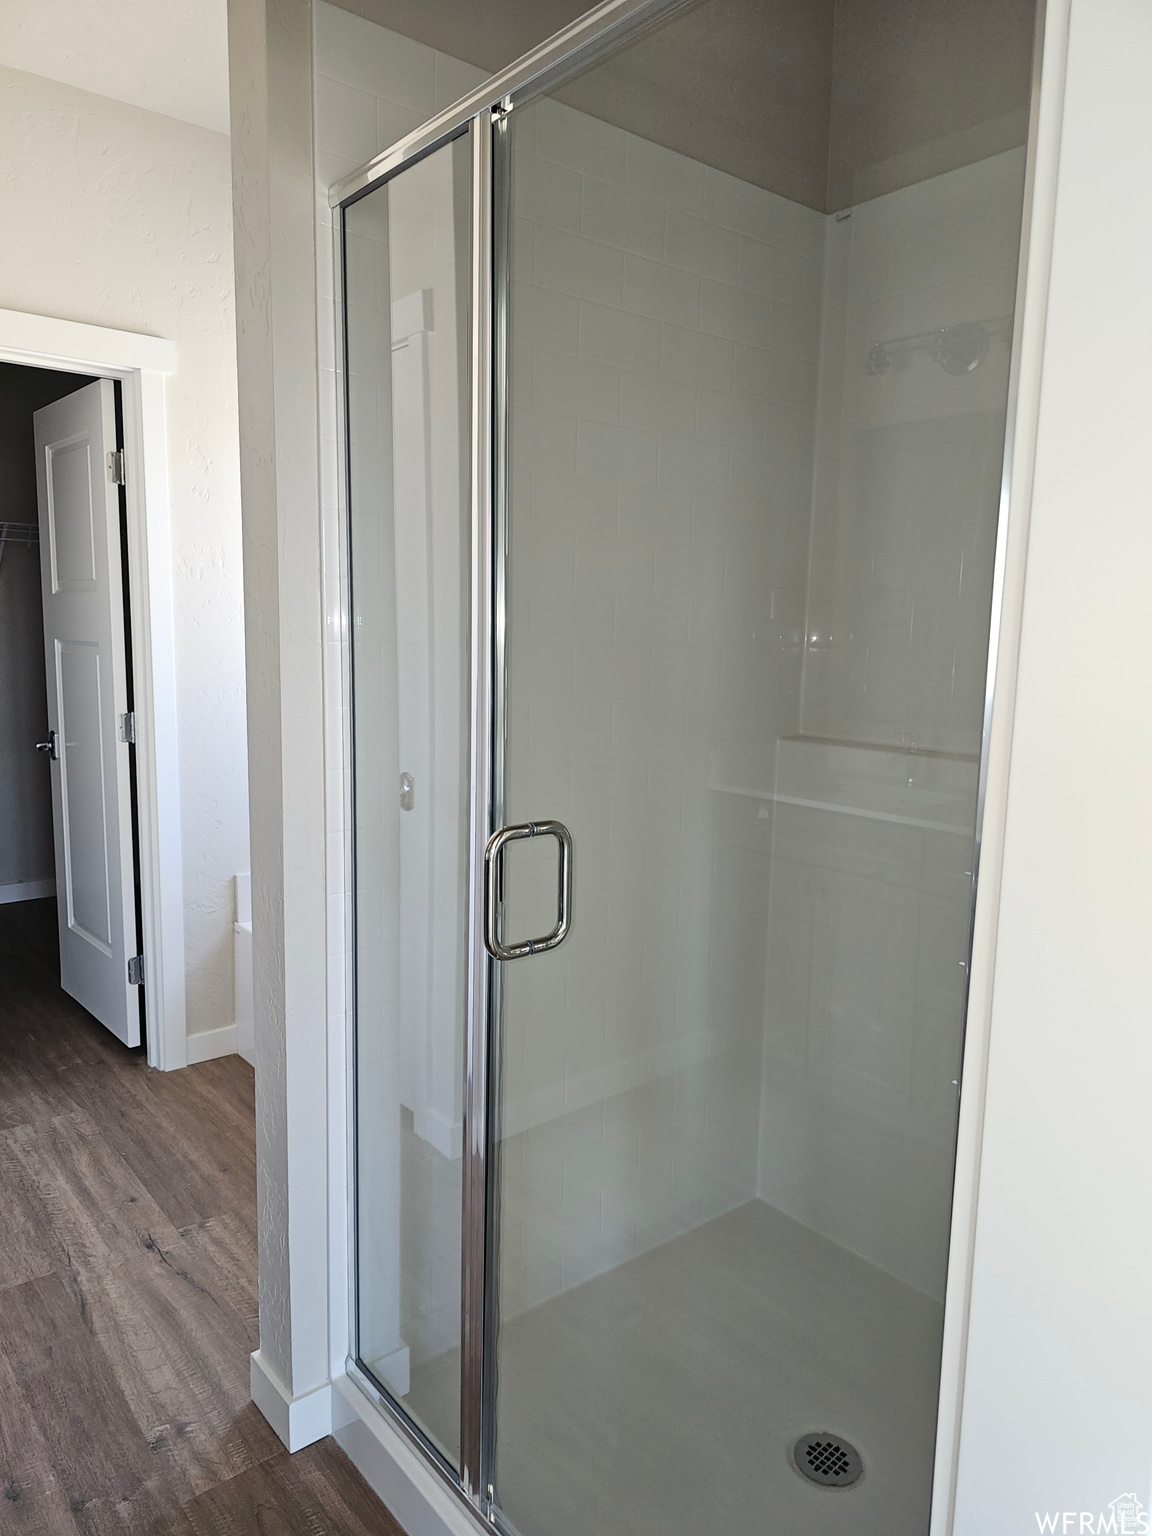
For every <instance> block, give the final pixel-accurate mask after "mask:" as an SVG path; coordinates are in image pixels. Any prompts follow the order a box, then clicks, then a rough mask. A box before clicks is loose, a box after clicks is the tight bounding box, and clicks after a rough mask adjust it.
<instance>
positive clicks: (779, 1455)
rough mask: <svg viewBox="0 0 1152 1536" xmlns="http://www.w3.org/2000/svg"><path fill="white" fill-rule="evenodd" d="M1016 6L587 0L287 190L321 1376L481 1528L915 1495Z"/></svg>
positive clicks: (1010, 204)
mask: <svg viewBox="0 0 1152 1536" xmlns="http://www.w3.org/2000/svg"><path fill="white" fill-rule="evenodd" d="M1032 38H1033V14H1032V6H1031V3H1030V0H1007V3H1006V0H963V3H962V4H952V3H948V4H946V3H944V0H932V3H926V4H925V5H922V6H916V7H902V6H893V5H891V4H889V3H887V0H819V3H815V4H813V3H810V0H771V3H768V4H764V3H760V0H755V3H754V0H705V3H703V4H694V5H693V4H689V5H669V4H666V3H661V0H639V3H638V0H612V3H609V4H607V5H605V6H602V7H601V8H600V9H599V10H598V11H595V12H590V13H589V15H588V16H587V17H585V18H583V19H582V20H581V21H579V22H577V23H576V24H575V25H574V26H573V27H571V28H570V29H569V30H568V32H567V33H564V34H561V35H560V37H559V38H557V39H554V40H553V41H552V42H551V43H549V44H546V45H545V46H544V47H543V48H542V49H540V50H538V52H537V53H536V54H534V55H533V56H531V58H529V59H528V60H526V61H521V63H519V64H518V65H515V66H513V67H512V68H511V69H510V70H509V71H507V72H506V73H505V74H504V75H503V76H497V77H494V79H493V80H492V81H490V82H488V83H487V84H485V85H481V86H480V87H478V88H477V90H476V91H475V92H474V94H473V95H472V96H471V97H469V98H466V99H465V100H464V102H462V103H461V104H459V105H458V106H457V107H455V108H450V109H447V110H446V111H445V112H443V113H442V114H441V115H440V117H438V118H436V119H434V120H433V121H432V122H431V123H430V124H428V125H426V126H425V127H424V128H422V129H419V130H417V131H416V132H414V133H412V134H410V135H409V136H408V137H407V138H406V139H404V140H401V142H400V143H399V144H398V145H397V146H396V147H395V148H394V149H393V150H391V151H388V152H386V153H385V154H384V155H382V156H380V157H379V158H378V159H377V160H376V161H374V162H373V163H372V164H370V165H369V166H367V167H365V168H364V170H362V171H361V172H358V173H357V174H356V175H355V176H353V177H351V178H349V179H348V180H347V181H346V182H344V183H342V184H341V185H340V186H339V187H338V188H336V190H335V192H334V194H333V203H334V205H335V206H337V207H338V209H339V214H338V217H337V219H336V224H337V253H338V272H339V282H338V284H337V288H338V300H337V302H338V305H339V312H340V324H341V335H342V338H343V356H342V359H341V382H342V418H343V419H342V427H343V433H344V464H345V475H344V481H345V494H346V511H347V517H346V520H345V529H346V535H347V543H346V548H345V558H346V572H347V577H348V594H349V596H348V628H347V633H348V636H349V639H348V661H349V669H348V671H349V677H350V700H349V702H350V721H351V728H350V733H349V744H350V755H351V761H350V768H351V773H350V783H351V788H350V792H349V793H350V798H349V813H350V814H349V827H350V852H351V856H352V868H353V877H352V881H351V889H352V896H351V918H352V932H353V935H354V937H353V943H352V952H351V976H350V980H351V984H352V991H353V999H354V1008H353V1016H354V1026H353V1051H352V1058H353V1061H354V1084H353V1102H354V1105H355V1138H354V1147H353V1149H352V1166H353V1187H354V1225H355V1234H356V1241H355V1265H354V1269H355V1296H354V1298H353V1313H354V1317H355V1330H356V1332H355V1343H354V1347H353V1361H352V1367H351V1368H352V1369H353V1371H354V1372H355V1373H356V1375H357V1377H358V1379H359V1380H361V1381H362V1382H363V1383H364V1384H365V1385H366V1386H367V1387H368V1388H369V1389H370V1390H372V1391H373V1392H375V1393H376V1394H377V1396H378V1399H379V1402H380V1404H381V1410H382V1412H385V1413H386V1414H388V1415H389V1416H390V1417H391V1418H392V1419H393V1420H394V1422H395V1423H396V1424H397V1425H398V1426H399V1427H400V1428H401V1429H402V1431H403V1432H404V1433H405V1434H407V1435H408V1436H409V1437H410V1438H411V1440H412V1442H413V1443H414V1444H415V1445H417V1446H418V1447H419V1448H420V1449H421V1451H422V1452H423V1454H424V1455H425V1456H427V1457H428V1458H429V1460H430V1461H431V1462H432V1463H433V1464H434V1465H435V1466H436V1467H437V1468H438V1469H439V1471H440V1472H441V1473H442V1474H443V1476H444V1477H445V1478H446V1479H447V1480H448V1481H449V1482H451V1483H452V1484H454V1485H456V1486H458V1487H459V1489H460V1490H461V1494H462V1496H463V1497H465V1498H467V1499H469V1500H470V1501H471V1502H472V1504H473V1506H474V1507H475V1508H476V1509H477V1510H478V1511H479V1513H480V1514H481V1515H482V1517H484V1518H486V1519H487V1520H488V1521H489V1522H490V1523H491V1524H492V1525H493V1526H494V1527H495V1528H496V1529H498V1530H502V1531H518V1532H520V1533H521V1536H576V1533H577V1532H580V1533H584V1532H588V1531H595V1532H597V1533H602V1536H646V1533H651V1536H656V1533H660V1536H699V1533H700V1532H721V1531H723V1532H732V1533H752V1532H765V1533H769V1532H773V1533H775V1532H788V1533H792V1532H796V1533H799V1532H803V1533H805V1536H819V1533H830V1536H831V1533H837V1536H838V1533H844V1536H848V1533H852V1536H858V1533H876V1536H925V1533H926V1532H927V1531H928V1529H929V1522H930V1519H931V1520H932V1521H933V1529H934V1530H935V1529H940V1530H942V1529H943V1526H942V1525H941V1524H940V1521H941V1519H942V1518H943V1517H942V1516H941V1514H940V1511H939V1507H937V1509H936V1510H935V1511H933V1510H932V1508H931V1506H932V1490H933V1468H934V1457H935V1445H936V1427H937V1412H938V1403H939V1399H940V1384H941V1338H942V1327H943V1304H944V1296H945V1287H946V1282H947V1280H948V1275H947V1262H948V1244H949V1221H950V1212H951V1202H952V1186H953V1176H954V1163H955V1137H956V1124H957V1106H958V1100H959V1094H960V1083H961V1076H962V1060H963V1052H962V1043H963V1034H964V1012H965V993H966V975H967V959H968V947H969V931H970V918H971V911H972V899H973V888H974V881H975V871H976V857H977V850H978V844H979V839H978V828H979V803H980V782H981V763H982V751H983V740H984V731H985V724H986V710H987V702H988V701H987V687H986V676H987V672H988V666H987V662H988V651H989V641H990V635H991V633H992V632H993V630H994V626H995V588H996V569H997V551H998V548H999V547H1000V545H1001V543H1002V539H1003V533H1004V527H1005V518H1006V515H1007V506H1006V501H1005V497H1004V495H1003V493H1002V487H1003V485H1004V484H1005V483H1006V480H1005V474H1004V463H1005V439H1006V426H1007V425H1008V424H1009V403H1010V397H1011V393H1012V385H1011V381H1012V367H1013V363H1012V359H1013V315H1014V313H1015V310H1016V303H1017V286H1018V270H1019V256H1020V243H1021V228H1022V217H1021V215H1022V208H1023V205H1024V199H1025V184H1026V148H1027V142H1026V141H1027V130H1028V111H1029V99H1030V90H1031V84H1032V64H1031V60H1032Z"/></svg>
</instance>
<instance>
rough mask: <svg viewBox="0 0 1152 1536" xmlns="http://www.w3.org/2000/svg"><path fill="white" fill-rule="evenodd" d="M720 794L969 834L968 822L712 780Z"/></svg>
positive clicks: (965, 835) (900, 824) (922, 829)
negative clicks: (746, 787)
mask: <svg viewBox="0 0 1152 1536" xmlns="http://www.w3.org/2000/svg"><path fill="white" fill-rule="evenodd" d="M712 788H713V789H714V790H715V791H716V792H717V794H721V795H742V796H744V797H745V798H746V799H749V800H768V801H772V802H774V803H775V804H777V805H795V806H799V807H801V808H802V809H803V810H807V811H832V812H833V813H834V814H835V815H837V816H858V817H861V818H862V819H863V820H865V821H887V822H891V823H893V824H894V825H896V826H900V827H916V828H918V829H919V830H920V831H921V832H950V833H953V834H954V835H956V836H960V837H971V836H972V835H973V829H972V827H971V825H965V824H963V823H961V824H959V825H958V824H957V823H956V822H954V821H929V820H928V819H926V818H925V817H922V816H902V815H900V814H899V813H898V812H896V811H879V810H875V809H873V808H871V807H865V806H861V805H843V804H841V803H840V802H838V801H835V800H809V799H807V798H806V797H805V796H802V795H785V794H780V793H779V792H778V791H776V790H773V789H745V788H742V787H741V786H740V785H738V784H713V785H712Z"/></svg>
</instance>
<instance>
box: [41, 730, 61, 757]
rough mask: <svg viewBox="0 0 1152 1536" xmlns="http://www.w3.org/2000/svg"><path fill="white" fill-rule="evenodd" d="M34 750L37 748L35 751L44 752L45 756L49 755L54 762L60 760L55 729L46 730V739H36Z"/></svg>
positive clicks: (58, 743) (58, 740)
mask: <svg viewBox="0 0 1152 1536" xmlns="http://www.w3.org/2000/svg"><path fill="white" fill-rule="evenodd" d="M36 750H37V752H44V753H46V754H47V756H48V757H50V758H51V759H52V761H53V762H54V763H58V762H59V761H60V738H59V736H57V734H56V732H55V731H49V732H48V740H47V741H38V742H37V743H36Z"/></svg>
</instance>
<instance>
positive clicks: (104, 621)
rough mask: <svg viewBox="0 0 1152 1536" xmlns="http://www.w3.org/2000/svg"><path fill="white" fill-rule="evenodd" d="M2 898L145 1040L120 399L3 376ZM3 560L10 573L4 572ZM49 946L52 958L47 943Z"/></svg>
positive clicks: (98, 382) (109, 1023)
mask: <svg viewBox="0 0 1152 1536" xmlns="http://www.w3.org/2000/svg"><path fill="white" fill-rule="evenodd" d="M0 402H2V404H0V466H2V469H3V476H4V487H5V494H4V521H3V524H2V527H0V541H2V542H0V652H2V654H3V655H4V656H5V660H6V665H5V668H4V673H5V678H4V693H3V703H2V705H0V709H2V711H3V715H4V722H5V723H4V730H3V733H2V734H3V738H4V749H3V750H4V754H5V757H6V759H7V761H6V763H5V773H4V784H5V786H6V792H7V798H8V801H9V806H10V811H11V813H12V814H10V816H9V817H8V818H6V823H7V825H6V829H5V832H4V833H3V834H2V836H0V894H2V895H3V896H4V899H5V901H6V903H12V902H19V901H22V900H25V901H30V902H35V903H37V905H36V907H35V908H33V909H32V910H30V911H29V913H28V914H27V916H26V918H25V920H24V921H22V922H20V924H19V926H20V927H21V928H27V929H28V930H29V931H33V932H34V931H37V930H39V932H40V949H41V958H42V959H47V958H48V956H49V952H50V953H51V955H52V957H53V959H52V964H53V968H54V969H55V971H56V973H57V975H58V977H59V980H60V984H61V986H62V987H63V989H64V990H65V991H66V992H67V993H68V994H69V995H70V996H71V997H73V998H74V999H75V1000H76V1001H77V1002H79V1003H80V1004H81V1005H82V1006H83V1007H84V1008H85V1009H86V1010H87V1011H88V1013H90V1014H91V1015H92V1016H93V1017H94V1018H95V1019H96V1020H97V1021H98V1022H99V1023H101V1024H102V1025H104V1027H105V1028H107V1029H109V1030H110V1031H111V1032H112V1033H113V1034H114V1035H115V1036H116V1037H117V1038H118V1039H119V1040H120V1041H121V1042H122V1043H123V1044H124V1045H126V1046H128V1047H130V1048H136V1047H139V1046H140V1044H141V1042H142V1041H143V1040H144V1038H145V1036H146V1006H147V1005H146V1001H145V993H144V985H143V982H144V974H143V972H144V966H143V945H142V906H141V897H140V861H139V848H140V836H139V818H138V811H139V806H138V791H137V773H136V748H135V712H134V702H135V701H134V689H133V666H132V629H131V604H130V601H129V559H128V518H127V505H126V501H125V497H124V468H123V466H124V411H123V401H122V397H121V388H120V385H119V383H117V382H116V381H114V380H111V379H99V378H92V377H90V376H87V375H83V374H78V373H70V372H65V371H63V370H55V369H40V368H28V367H21V366H20V365H18V364H12V363H0ZM5 556H7V558H6V559H5ZM53 929H54V931H55V944H54V945H53V944H52V942H51V934H52V932H53Z"/></svg>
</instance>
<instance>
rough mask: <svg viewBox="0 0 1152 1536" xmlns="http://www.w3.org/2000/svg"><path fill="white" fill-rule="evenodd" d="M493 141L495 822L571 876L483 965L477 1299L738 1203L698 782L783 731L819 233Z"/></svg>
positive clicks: (749, 994)
mask: <svg viewBox="0 0 1152 1536" xmlns="http://www.w3.org/2000/svg"><path fill="white" fill-rule="evenodd" d="M509 132H510V135H511V142H512V167H513V197H512V215H513V237H512V257H511V276H512V297H511V304H510V314H511V324H510V337H509V346H510V353H511V385H510V388H511V402H512V423H511V425H512V430H511V452H512V471H511V489H510V511H509V519H510V548H511V558H510V579H509V615H508V635H509V662H508V676H509V719H508V806H507V815H508V818H509V819H510V820H512V821H529V820H538V819H544V818H547V817H555V818H557V819H559V820H561V821H564V822H565V823H567V825H568V826H569V827H570V828H571V830H572V833H573V837H574V839H575V844H576V869H577V879H576V889H577V895H576V915H575V920H574V923H573V929H572V933H571V935H570V937H569V938H568V940H567V941H566V942H565V944H564V947H563V948H562V949H560V950H557V951H556V952H555V953H554V954H547V955H543V956H540V957H534V958H533V960H532V961H531V963H530V964H526V965H522V966H516V965H513V966H510V967H508V968H507V977H506V983H505V1008H504V1017H505V1030H504V1048H503V1070H504V1102H503V1114H504V1126H503V1128H504V1140H503V1146H502V1156H503V1167H502V1187H503V1194H504V1206H503V1211H502V1219H501V1231H500V1242H501V1263H502V1268H501V1284H502V1306H503V1309H504V1311H505V1314H506V1315H507V1314H508V1313H510V1312H515V1311H517V1310H520V1309H522V1308H525V1307H529V1306H532V1305H535V1304H537V1303H539V1302H540V1301H543V1300H545V1299H546V1298H547V1297H548V1296H550V1295H554V1294H556V1293H558V1292H560V1291H562V1290H567V1289H569V1288H570V1287H571V1286H573V1285H575V1284H578V1283H580V1281H582V1280H585V1279H588V1278H591V1277H592V1276H593V1275H595V1274H597V1273H599V1272H601V1271H602V1270H605V1269H608V1268H610V1267H612V1266H613V1265H615V1264H619V1263H621V1262H623V1261H625V1260H626V1259H628V1258H630V1257H632V1256H634V1255H635V1254H637V1253H640V1252H642V1251H644V1250H645V1249H646V1248H648V1247H651V1246H653V1245H654V1244H656V1243H658V1242H661V1241H664V1240H666V1239H667V1238H669V1237H671V1236H673V1235H675V1234H676V1233H678V1232H681V1231H684V1230H685V1229H687V1228H688V1227H691V1226H694V1225H696V1224H698V1223H699V1222H701V1221H705V1220H707V1219H709V1218H710V1217H712V1216H716V1215H719V1214H720V1213H721V1212H723V1211H725V1210H728V1209H731V1208H732V1207H733V1206H735V1205H738V1204H741V1203H743V1202H744V1201H746V1200H748V1199H751V1198H753V1197H754V1195H755V1193H756V1178H757V1144H758V1121H759V1080H760V1059H761V1051H762V1041H763V964H762V938H761V941H760V943H756V942H753V943H752V944H750V945H748V944H745V945H743V946H739V947H736V946H733V945H732V943H731V935H732V932H733V931H737V930H741V929H742V928H743V925H744V923H745V921H746V912H747V908H744V909H743V910H741V907H742V902H743V900H744V899H745V898H746V899H747V902H748V903H749V904H750V907H751V910H753V911H755V910H756V909H757V908H758V909H759V912H760V917H761V928H760V933H761V935H763V932H764V927H763V921H764V916H765V910H766V897H767V881H766V876H767V867H766V864H765V862H764V857H763V853H762V851H759V850H757V849H756V848H755V847H751V848H749V847H747V846H742V845H740V844H739V842H737V845H736V846H726V845H725V842H724V838H725V832H726V827H727V825H728V822H727V818H726V812H727V810H728V807H727V806H726V805H725V804H724V803H723V802H722V801H721V799H720V797H719V796H718V795H717V793H716V791H715V789H714V787H713V786H714V784H715V782H716V775H717V771H718V763H719V762H720V761H721V760H722V759H723V760H737V759H749V760H755V761H770V760H771V757H772V753H773V751H774V747H775V743H776V740H777V739H778V738H779V737H780V736H781V735H792V734H794V733H795V731H796V730H797V728H798V725H799V687H800V660H801V648H800V628H801V617H802V612H803V603H804V592H805V583H806V565H807V557H808V515H809V504H810V495H811V488H810V464H811V439H812V425H813V413H814V408H815V397H816V362H817V350H818V341H819V323H820V295H821V285H820V262H821V258H822V245H823V224H824V221H823V219H822V217H821V216H820V215H818V214H816V213H813V212H811V211H810V210H808V209H805V208H801V207H799V206H798V205H796V204H793V203H789V202H787V201H786V200H784V199H782V198H779V197H775V196H773V195H772V194H770V193H767V192H762V191H759V190H757V189H753V188H745V187H741V186H740V185H739V184H737V183H734V182H733V179H732V178H731V177H728V176H725V175H724V174H722V173H721V172H718V171H716V170H713V169H711V168H707V167H705V166H703V165H702V164H700V163H698V162H695V161H692V160H689V159H687V158H686V157H684V156H682V155H677V154H674V153H673V152H671V151H669V150H666V149H663V148H661V147H660V146H657V145H653V144H649V143H647V142H646V141H644V140H642V139H639V138H636V137H635V136H634V135H631V134H628V133H625V132H623V131H622V130H620V129H617V128H614V127H611V126H609V125H607V124H604V123H600V122H598V121H595V120H594V119H591V118H588V117H586V116H585V115H583V114H582V113H579V112H576V111H573V110H572V109H571V108H569V107H567V106H564V105H562V104H561V103H559V102H555V101H551V100H543V101H540V102H537V103H534V104H532V105H530V106H528V107H525V108H518V109H517V110H516V112H515V113H513V115H512V117H511V119H510V120H509ZM553 869H554V855H553V854H552V851H551V849H550V848H548V849H544V850H541V852H540V854H539V855H538V856H537V858H536V859H535V860H534V861H533V862H532V863H531V864H530V863H529V862H528V861H527V860H521V861H519V862H515V861H514V862H513V863H512V865H511V868H510V873H509V876H508V892H509V901H510V910H509V918H508V922H509V929H510V931H514V932H515V933H516V934H519V933H520V932H521V931H523V932H524V933H528V932H534V931H546V929H547V927H548V926H550V923H549V920H548V919H549V902H550V901H551V902H553V903H554V900H555V898H554V894H553V889H552V888H553V885H554V874H553Z"/></svg>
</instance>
